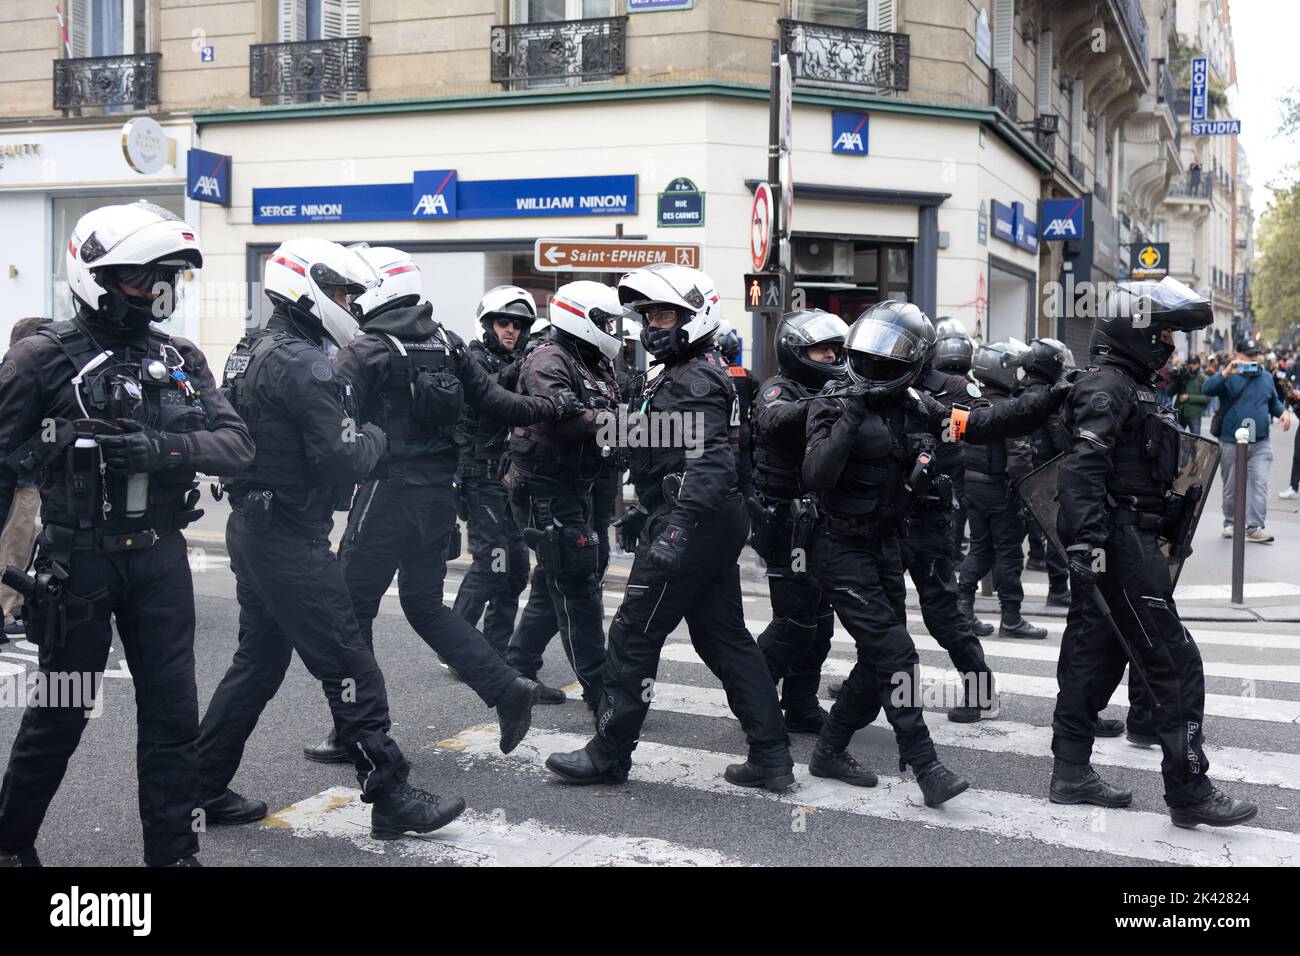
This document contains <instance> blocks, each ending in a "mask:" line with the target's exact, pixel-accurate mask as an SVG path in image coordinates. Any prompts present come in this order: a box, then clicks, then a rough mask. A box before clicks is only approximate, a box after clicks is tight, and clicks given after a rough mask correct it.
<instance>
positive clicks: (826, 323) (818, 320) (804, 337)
mask: <svg viewBox="0 0 1300 956" xmlns="http://www.w3.org/2000/svg"><path fill="white" fill-rule="evenodd" d="M792 331H793V334H794V337H795V340H796V342H797V344H799V345H837V346H842V345H843V344H844V339H845V337H846V336H847V335H848V334H849V327H848V326H847V325H845V324H844V321H843V320H842V319H840V318H839V316H835V315H831V314H829V313H827V314H824V315H816V316H813V317H812V318H811V319H809V320H808V321H807V322H805V323H803V324H802V325H801V326H799V327H798V328H797V329H794V330H792Z"/></svg>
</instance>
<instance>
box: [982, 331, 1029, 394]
mask: <svg viewBox="0 0 1300 956" xmlns="http://www.w3.org/2000/svg"><path fill="white" fill-rule="evenodd" d="M1032 355H1033V352H1031V351H1030V349H1029V346H1027V345H1025V343H1024V342H1021V341H1019V340H1018V339H1006V340H1004V341H1001V342H988V343H985V344H984V345H981V346H980V347H979V348H977V349H976V350H975V356H974V358H973V359H972V360H971V372H972V374H974V376H975V377H976V378H977V379H979V381H980V384H982V385H992V386H994V387H996V388H1000V389H1002V390H1003V391H1006V392H1014V391H1015V390H1016V389H1017V388H1019V387H1020V386H1021V385H1022V384H1023V383H1024V380H1025V374H1026V372H1025V365H1026V364H1027V363H1028V362H1029V361H1030V358H1031V356H1032Z"/></svg>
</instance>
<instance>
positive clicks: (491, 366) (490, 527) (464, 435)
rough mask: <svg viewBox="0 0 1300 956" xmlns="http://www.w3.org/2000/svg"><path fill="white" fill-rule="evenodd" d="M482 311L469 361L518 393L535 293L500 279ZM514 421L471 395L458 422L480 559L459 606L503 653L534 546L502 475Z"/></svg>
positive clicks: (464, 491)
mask: <svg viewBox="0 0 1300 956" xmlns="http://www.w3.org/2000/svg"><path fill="white" fill-rule="evenodd" d="M476 317H477V319H478V323H479V326H480V328H482V330H483V332H482V339H481V341H480V340H477V339H476V340H475V341H472V342H470V343H469V354H468V360H469V361H471V362H473V363H474V364H475V365H476V366H478V368H479V369H480V370H481V371H482V372H483V373H484V374H485V375H486V376H487V377H488V378H490V379H492V380H493V381H494V382H496V383H497V384H498V385H500V386H501V387H502V388H504V389H506V390H507V391H512V392H513V391H514V388H515V380H516V379H517V378H518V376H519V365H520V363H521V361H522V359H523V353H524V346H525V345H526V344H527V342H528V334H529V331H530V330H531V328H532V324H533V322H534V321H535V320H536V318H537V306H536V304H535V303H534V302H533V296H532V294H531V293H530V292H528V291H527V290H526V289H521V288H520V287H519V286H511V285H501V286H497V287H496V288H494V289H489V290H488V291H487V293H486V294H484V296H483V298H482V299H481V300H480V301H479V304H478V309H477V310H476ZM511 424H512V423H511V422H505V421H501V420H499V419H495V418H491V417H489V416H487V415H484V414H481V413H480V412H479V411H478V409H477V408H476V407H475V406H474V404H473V403H472V402H467V403H466V404H465V407H464V410H463V411H462V413H461V419H460V423H459V424H458V425H457V428H456V441H457V442H458V443H459V444H460V446H461V450H460V467H459V468H458V469H457V472H456V475H457V479H458V481H459V485H460V489H459V497H460V504H461V507H462V509H463V514H462V517H464V519H465V523H466V525H467V530H468V538H469V553H470V555H471V557H472V558H473V563H472V564H471V565H470V569H469V570H468V571H467V572H465V577H464V578H462V579H461V582H460V589H459V590H458V591H457V592H456V602H455V604H453V605H452V607H453V609H454V610H455V611H456V613H457V614H459V615H461V616H462V617H464V618H465V620H466V621H468V622H469V623H470V624H473V625H475V626H477V625H478V622H479V618H480V616H481V617H482V619H483V628H482V630H483V636H484V637H486V638H487V639H488V641H489V642H490V643H491V644H492V646H493V647H494V648H496V649H497V652H498V653H499V654H501V656H502V657H504V656H505V654H506V648H507V647H508V646H509V645H510V635H511V634H513V633H514V629H515V617H516V615H517V614H518V613H519V595H520V594H521V593H523V590H524V588H525V586H527V584H528V548H527V546H526V545H525V544H524V539H523V538H522V537H521V536H520V534H519V529H518V528H516V527H515V520H514V516H513V515H512V514H511V513H510V499H509V497H508V495H507V494H506V486H505V485H504V484H502V482H501V459H502V456H503V455H504V454H505V452H506V443H507V440H508V439H509V437H510V425H511ZM551 702H559V703H562V702H563V701H562V700H560V701H555V699H554V695H552V699H551Z"/></svg>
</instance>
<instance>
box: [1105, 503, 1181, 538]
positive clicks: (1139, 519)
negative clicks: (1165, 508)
mask: <svg viewBox="0 0 1300 956" xmlns="http://www.w3.org/2000/svg"><path fill="white" fill-rule="evenodd" d="M1167 520H1168V519H1167V518H1165V516H1164V515H1162V514H1155V513H1153V512H1150V511H1132V510H1130V509H1128V508H1116V509H1115V510H1114V511H1113V512H1112V513H1111V522H1110V523H1111V524H1112V525H1114V526H1115V527H1116V528H1125V527H1133V528H1137V529H1138V530H1139V531H1155V532H1157V533H1159V532H1160V530H1161V529H1162V528H1163V527H1164V525H1165V522H1166V521H1167Z"/></svg>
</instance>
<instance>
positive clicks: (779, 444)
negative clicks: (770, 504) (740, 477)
mask: <svg viewBox="0 0 1300 956" xmlns="http://www.w3.org/2000/svg"><path fill="white" fill-rule="evenodd" d="M773 389H779V394H777V393H773V391H772V390H773ZM769 394H771V397H772V398H778V397H779V398H780V399H782V400H783V401H789V402H797V401H799V400H801V399H803V398H805V397H806V396H808V395H809V394H810V391H809V389H808V388H807V387H806V386H804V385H801V384H800V383H798V382H796V381H795V380H794V379H793V378H790V377H789V376H787V375H775V376H773V377H772V378H769V379H768V380H767V381H766V382H764V383H763V385H762V388H761V389H760V390H759V395H758V402H759V404H760V407H761V406H762V405H765V404H766V403H767V401H768V395H769ZM804 404H805V407H806V404H807V403H804ZM742 415H743V412H742ZM760 421H761V419H760V417H759V416H758V415H755V416H754V418H753V420H752V421H751V423H750V429H751V431H752V433H753V445H754V489H755V490H756V491H757V492H758V493H759V494H760V495H761V496H762V497H763V498H764V499H765V500H767V501H791V500H793V499H795V498H797V497H799V492H800V481H801V477H802V474H803V457H804V451H805V449H806V448H807V444H808V443H807V435H806V434H805V433H804V431H803V430H802V429H800V430H799V431H797V432H796V431H795V430H793V429H789V430H787V432H786V434H785V435H784V436H779V435H776V434H773V433H771V432H768V431H766V430H765V429H764V428H763V427H762V425H761V424H760Z"/></svg>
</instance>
